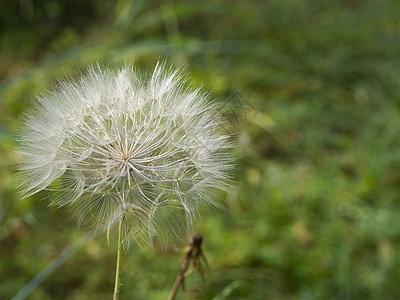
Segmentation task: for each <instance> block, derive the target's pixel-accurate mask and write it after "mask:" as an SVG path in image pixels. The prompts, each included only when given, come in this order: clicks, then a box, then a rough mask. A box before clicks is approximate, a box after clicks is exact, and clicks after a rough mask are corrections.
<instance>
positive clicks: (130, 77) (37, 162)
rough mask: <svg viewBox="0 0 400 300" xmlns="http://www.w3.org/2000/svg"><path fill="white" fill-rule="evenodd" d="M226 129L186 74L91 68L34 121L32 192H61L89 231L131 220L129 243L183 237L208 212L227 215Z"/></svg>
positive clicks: (25, 185) (26, 181)
mask: <svg viewBox="0 0 400 300" xmlns="http://www.w3.org/2000/svg"><path fill="white" fill-rule="evenodd" d="M222 120H223V119H222V117H221V112H220V110H219V108H218V106H217V105H216V104H215V103H213V102H212V101H210V99H209V97H208V96H207V95H205V94H204V93H202V92H200V91H199V90H198V89H193V88H190V87H189V88H188V87H187V82H186V80H184V79H183V76H182V74H181V72H180V71H179V70H176V71H171V70H167V69H166V68H165V67H164V66H162V65H160V64H158V65H157V66H156V68H155V70H154V72H153V74H152V76H151V78H150V79H149V80H143V79H140V78H139V76H138V75H137V71H135V70H134V69H133V67H125V68H122V69H120V70H119V71H115V72H114V71H111V70H104V69H102V68H100V67H96V68H91V69H90V70H89V72H88V74H87V75H85V76H84V77H82V78H81V79H79V80H77V81H64V82H62V83H60V84H59V86H58V88H57V89H56V90H54V91H52V92H50V93H48V94H47V95H45V96H42V97H39V98H38V102H37V105H36V106H35V108H34V109H33V110H32V111H31V112H30V113H28V114H27V115H26V119H25V129H24V131H23V134H22V135H21V139H20V141H21V151H20V153H21V157H22V160H23V163H22V166H21V172H20V173H21V175H22V178H23V181H22V184H21V190H22V193H23V195H24V196H30V195H32V194H35V193H37V192H39V191H41V190H44V189H50V190H55V191H56V193H55V194H56V196H55V197H52V201H51V204H52V205H56V206H64V205H70V206H71V207H73V209H74V211H75V213H76V214H77V215H78V219H79V223H80V224H91V225H95V226H97V227H103V228H105V230H106V231H107V235H108V236H109V235H110V233H111V232H112V231H114V229H115V228H116V227H118V224H119V222H120V221H121V220H122V232H123V235H124V237H127V236H128V235H129V236H131V237H133V239H135V240H138V239H143V240H145V241H148V242H151V240H152V238H153V237H154V236H156V237H158V238H161V239H163V237H164V236H163V234H164V232H166V231H169V232H170V233H172V234H173V235H176V236H178V237H180V236H182V228H185V227H188V226H189V227H190V224H191V223H192V221H193V219H195V218H196V217H197V216H198V214H199V209H200V208H203V207H209V205H210V204H211V205H214V206H218V203H217V202H216V201H215V200H214V197H215V191H216V190H227V189H228V188H229V186H230V180H229V170H230V168H231V164H232V160H231V158H230V156H229V155H228V153H227V150H229V148H231V143H230V142H229V138H228V136H227V135H226V134H224V133H223V131H222V130H221V124H222V122H223V121H222ZM180 215H182V216H183V219H182V218H181V217H180ZM161 232H162V234H161Z"/></svg>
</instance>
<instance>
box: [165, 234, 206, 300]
mask: <svg viewBox="0 0 400 300" xmlns="http://www.w3.org/2000/svg"><path fill="white" fill-rule="evenodd" d="M202 242H203V236H202V235H201V234H199V233H193V234H192V235H191V236H190V239H189V244H188V245H187V246H186V248H185V250H184V253H185V256H184V257H183V258H182V260H181V264H180V268H179V274H178V277H177V278H176V280H175V283H174V286H173V287H172V290H171V293H170V295H169V297H168V300H173V299H174V298H175V296H176V293H177V292H178V289H179V286H182V290H185V278H186V277H187V276H189V275H190V274H191V273H192V272H193V269H196V271H197V272H198V273H199V274H200V276H201V278H202V279H203V287H204V284H205V280H206V276H207V273H208V269H209V265H208V262H207V259H206V257H205V255H204V253H203V250H202V248H201V244H202ZM202 265H204V266H205V268H206V270H205V271H203V269H202ZM189 266H190V268H189ZM188 268H189V270H188Z"/></svg>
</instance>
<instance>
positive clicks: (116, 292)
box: [113, 218, 123, 300]
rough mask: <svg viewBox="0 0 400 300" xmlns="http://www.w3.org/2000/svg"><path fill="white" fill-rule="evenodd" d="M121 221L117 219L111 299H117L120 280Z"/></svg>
mask: <svg viewBox="0 0 400 300" xmlns="http://www.w3.org/2000/svg"><path fill="white" fill-rule="evenodd" d="M122 221H123V218H121V220H120V221H119V226H118V250H117V267H116V270H115V286H114V296H113V300H118V296H119V287H120V285H121V284H120V281H119V275H120V265H121V259H120V257H121V244H122V241H121V235H122V234H121V231H122Z"/></svg>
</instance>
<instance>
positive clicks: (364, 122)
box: [0, 0, 400, 300]
mask: <svg viewBox="0 0 400 300" xmlns="http://www.w3.org/2000/svg"><path fill="white" fill-rule="evenodd" d="M159 59H161V60H167V61H168V63H169V64H170V65H173V66H180V65H186V69H185V70H186V72H188V73H189V74H190V76H191V78H192V80H193V81H195V83H196V84H198V85H201V84H203V85H204V89H205V90H209V91H211V93H212V95H213V97H215V98H216V99H218V101H221V102H223V104H224V105H226V107H227V108H229V109H231V110H230V111H231V112H232V113H234V115H233V116H232V115H230V116H229V115H228V117H230V118H231V120H232V121H234V122H235V125H237V128H238V130H237V132H236V133H235V138H236V139H237V141H238V143H237V144H238V145H237V147H236V149H235V151H234V155H235V156H236V157H237V161H236V162H237V165H236V167H235V171H234V177H235V180H236V181H237V182H238V184H237V187H236V188H235V190H234V192H233V193H232V194H230V195H228V196H227V207H228V208H229V212H224V211H218V210H215V211H214V212H213V213H212V214H204V216H203V218H202V220H201V221H200V222H198V223H196V224H195V227H194V228H195V230H196V231H199V232H201V233H202V234H203V236H204V251H205V253H206V256H207V258H208V261H209V263H210V273H209V275H208V277H207V283H206V286H205V289H204V291H203V293H202V294H201V295H197V296H196V293H194V290H195V289H196V288H198V287H199V286H200V285H201V280H200V277H199V276H198V274H196V273H195V272H194V273H193V274H192V275H191V276H190V277H189V278H188V280H187V291H186V292H182V291H181V290H180V291H179V293H178V297H177V299H192V298H198V299H216V300H217V299H400V289H399V282H400V253H399V246H400V218H399V212H400V173H399V168H400V151H399V150H400V135H399V131H400V130H399V129H400V118H399V117H400V1H396V0H392V1H391V0H376V1H373V0H371V1H368V0H335V1H333V0H332V1H330V0H327V1H317V0H308V1H307V0H267V1H256V0H251V1H239V0H233V1H226V0H225V1H218V0H217V1H211V0H204V1H195V0H191V1H169V2H168V1H144V0H136V1H130V0H119V1H115V2H114V1H95V0H87V1H82V0H70V1H55V0H35V1H34V0H18V1H12V0H6V1H1V2H0V299H10V298H12V297H13V296H14V295H16V294H17V293H18V292H20V294H19V295H22V294H23V293H25V292H26V294H29V295H27V299H40V300H46V299H111V297H112V290H113V284H114V268H115V260H116V257H115V253H116V245H115V244H116V243H115V240H111V241H110V243H108V242H107V238H106V236H105V234H103V233H100V234H99V235H98V236H97V237H96V238H94V239H93V238H92V237H93V235H92V234H91V233H88V234H87V233H86V231H85V230H83V229H79V228H78V226H77V224H76V223H77V222H76V219H74V218H73V217H71V214H70V211H69V208H68V207H66V208H61V209H55V208H49V207H47V205H48V203H49V201H48V199H46V197H48V196H49V195H48V193H47V192H41V193H39V194H37V195H35V196H32V197H29V198H27V199H20V197H19V196H18V193H17V191H18V183H19V181H18V178H17V177H16V175H15V169H16V167H17V166H18V163H19V158H18V155H17V154H16V151H17V149H18V143H17V133H18V129H19V128H20V126H21V124H22V119H21V118H22V114H23V112H27V111H29V108H30V107H31V105H32V103H33V101H34V99H35V95H37V94H40V93H43V92H45V91H46V89H51V88H52V87H53V86H54V81H55V80H56V79H57V78H67V77H71V76H72V77H77V76H79V74H80V73H81V71H84V70H85V69H86V68H87V67H88V66H89V65H91V64H94V63H97V62H98V63H101V64H105V65H110V66H121V65H123V64H124V63H126V62H132V61H133V62H134V63H135V64H136V65H137V66H138V67H139V68H140V69H141V70H143V71H148V70H151V68H153V67H154V65H155V63H156V62H157V60H159ZM235 95H236V96H235ZM240 95H242V96H243V98H241V97H240ZM231 96H234V97H231ZM232 99H233V100H232ZM238 99H239V100H238ZM237 122H238V123H237ZM41 199H43V201H40V200H41ZM173 245H174V243H171V244H170V248H169V249H168V251H167V253H165V252H163V251H162V250H160V249H159V247H158V246H157V245H155V246H154V248H153V249H150V248H149V247H148V246H143V247H142V248H141V247H139V246H137V245H132V247H131V248H130V251H129V252H127V253H126V254H124V255H123V258H122V271H123V274H122V276H123V277H122V284H123V285H122V288H121V295H120V296H121V299H166V298H167V296H168V294H169V291H170V289H171V287H172V285H173V282H174V280H175V278H176V275H177V273H178V269H179V262H180V258H181V256H182V254H181V253H179V252H178V253H176V252H175V251H173ZM176 245H177V246H178V247H181V248H182V247H184V244H183V243H177V244H176ZM64 261H65V262H64ZM63 262H64V263H63ZM58 266H59V267H58ZM57 267H58V268H57ZM44 268H45V270H47V271H48V272H47V273H40V274H42V275H39V277H36V278H37V281H36V282H33V283H32V282H31V284H30V285H28V286H25V285H26V284H27V283H28V282H29V281H30V280H31V279H32V278H34V277H35V276H37V275H38V274H39V272H41V270H43V269H44ZM41 276H42V277H41ZM41 281H43V282H41ZM39 283H40V284H39ZM24 286H25V287H24ZM16 299H22V298H21V297H20V298H16Z"/></svg>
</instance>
